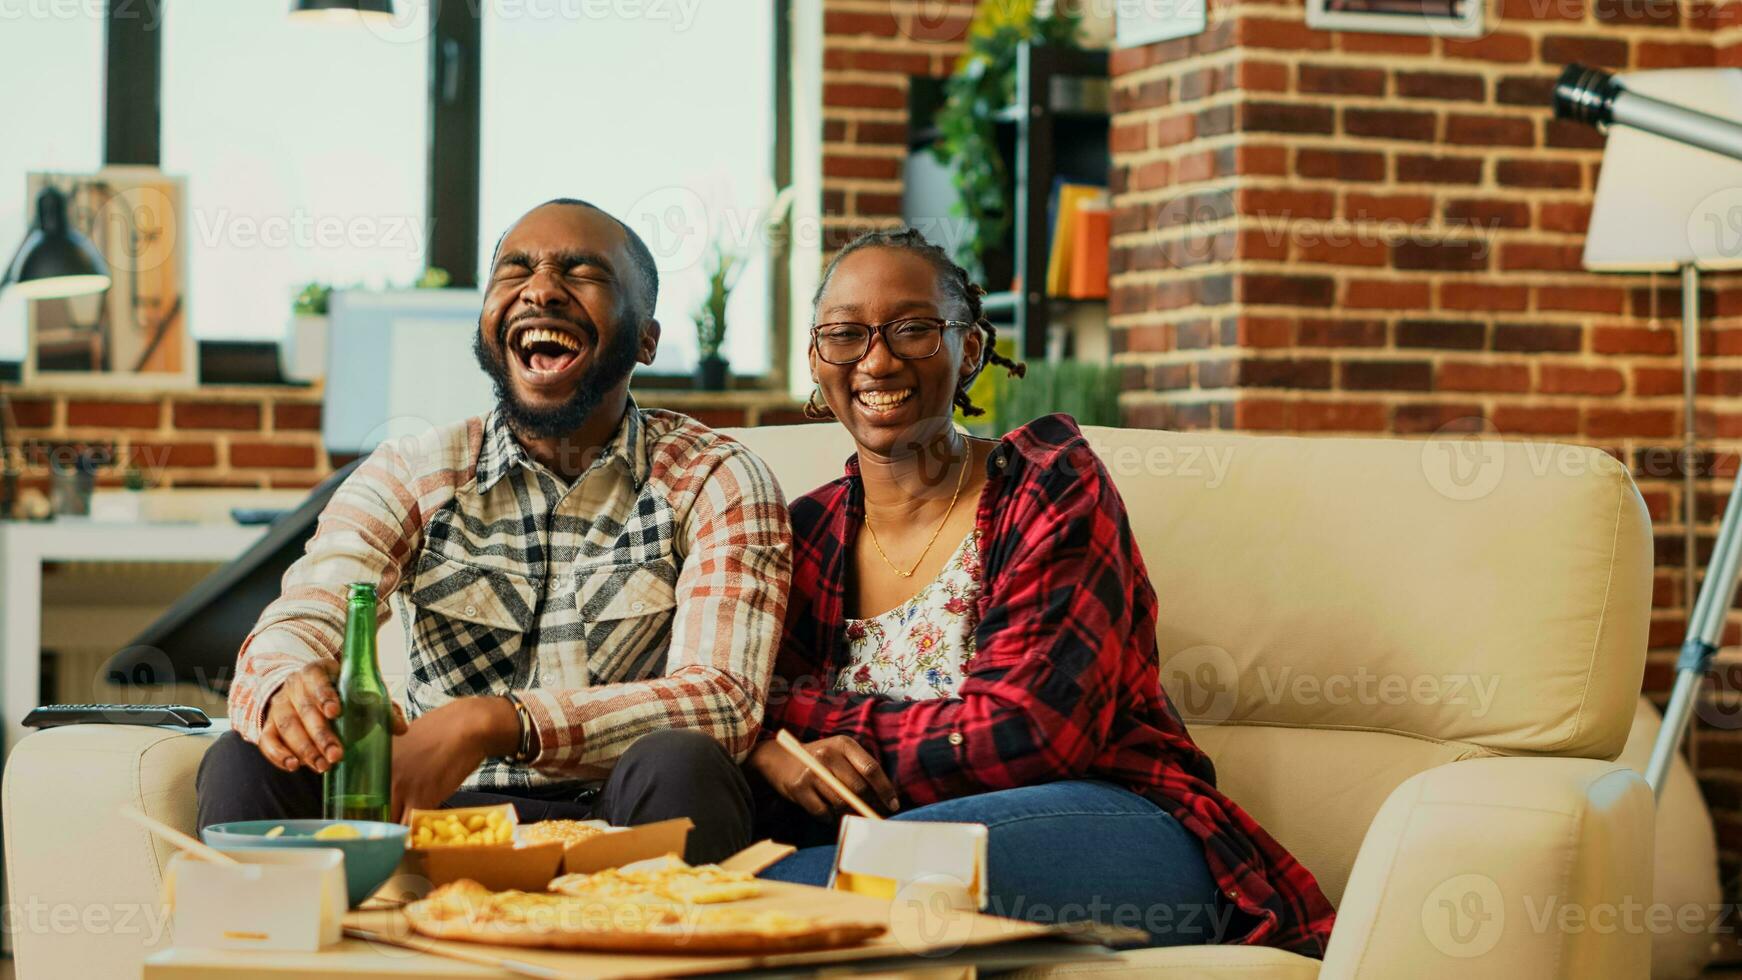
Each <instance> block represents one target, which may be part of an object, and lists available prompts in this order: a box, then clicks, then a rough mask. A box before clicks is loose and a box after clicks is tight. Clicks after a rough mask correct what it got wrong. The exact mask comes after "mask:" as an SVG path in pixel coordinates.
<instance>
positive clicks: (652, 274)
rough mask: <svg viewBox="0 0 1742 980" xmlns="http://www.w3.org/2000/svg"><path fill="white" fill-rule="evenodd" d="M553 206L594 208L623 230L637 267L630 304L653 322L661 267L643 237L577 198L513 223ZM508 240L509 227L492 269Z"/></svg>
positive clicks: (499, 243)
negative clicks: (634, 286)
mask: <svg viewBox="0 0 1742 980" xmlns="http://www.w3.org/2000/svg"><path fill="white" fill-rule="evenodd" d="M553 204H562V205H567V206H569V207H578V208H591V209H593V210H594V211H597V212H599V213H600V214H602V215H604V216H605V217H607V218H610V219H611V220H612V221H615V222H616V223H617V227H619V228H621V229H623V235H624V237H625V238H627V239H628V240H629V260H630V261H631V262H632V263H634V265H635V278H636V280H637V285H636V288H633V289H631V290H630V297H629V298H630V302H631V304H632V306H633V307H634V309H635V312H636V313H637V314H638V315H639V316H640V317H641V319H643V320H651V319H653V311H654V309H655V308H656V307H657V306H658V305H659V264H658V263H657V262H655V261H654V260H653V252H652V251H651V250H650V249H648V247H647V243H646V242H644V241H642V240H641V236H640V235H638V234H636V233H635V229H633V228H631V227H629V225H628V224H627V223H626V222H624V221H623V219H622V218H619V217H617V216H616V215H614V214H612V213H611V212H609V211H607V210H605V209H604V208H602V207H599V206H598V205H597V204H594V203H593V202H591V201H583V200H581V199H580V198H578V197H553V198H551V199H550V200H548V201H545V202H544V203H542V204H538V205H535V206H533V207H531V208H528V209H527V211H526V213H525V214H522V215H521V216H520V218H516V219H515V222H514V223H515V224H519V223H520V221H521V219H524V218H525V217H526V215H528V214H531V213H532V212H534V211H537V210H538V209H539V208H547V207H550V206H551V205H553ZM508 227H509V228H512V227H514V225H509V226H508ZM507 237H508V229H507V228H505V229H503V230H502V234H501V235H499V236H497V238H496V247H495V248H493V249H491V250H490V268H492V269H494V268H495V267H496V255H497V253H499V252H501V251H502V239H504V238H507Z"/></svg>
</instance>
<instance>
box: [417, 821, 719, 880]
mask: <svg viewBox="0 0 1742 980" xmlns="http://www.w3.org/2000/svg"><path fill="white" fill-rule="evenodd" d="M492 813H500V814H502V816H501V817H500V818H499V819H500V820H503V821H506V822H507V825H508V827H509V828H510V829H511V831H512V832H513V835H514V837H515V839H514V840H511V841H508V842H505V843H500V844H457V845H433V846H410V847H407V848H406V851H405V860H406V863H405V871H406V872H407V873H409V874H411V875H414V876H416V877H418V878H422V879H425V880H427V881H428V882H429V883H430V885H431V886H432V887H433V886H435V885H445V884H447V883H449V882H452V881H458V880H460V879H461V878H470V879H471V880H473V881H475V882H477V883H479V884H480V885H483V886H484V887H485V888H489V889H493V890H496V891H503V890H507V889H517V890H519V891H543V890H544V888H545V886H546V885H548V884H550V881H551V879H552V878H555V877H556V876H558V875H559V874H588V873H591V872H594V871H603V870H605V869H606V868H615V867H618V866H620V865H624V864H628V863H629V862H631V861H640V860H643V859H645V858H652V857H659V856H661V855H663V854H682V853H683V851H684V845H685V844H686V843H688V841H689V833H690V828H691V826H693V825H692V824H691V823H690V821H689V820H688V819H682V818H680V819H677V820H664V821H661V822H659V823H652V824H644V825H642V826H639V827H609V826H606V825H605V824H604V823H602V822H601V823H599V824H598V826H599V827H600V829H602V830H604V831H605V833H602V834H600V835H599V836H597V837H593V838H590V839H588V840H584V841H580V842H578V843H574V844H569V845H567V846H565V845H563V844H562V842H560V841H551V842H548V843H528V842H525V841H522V840H520V839H519V837H520V831H521V828H522V825H521V824H520V822H519V819H518V818H517V817H516V815H515V812H514V807H513V805H512V804H508V803H502V804H499V805H497V806H479V807H455V808H453V809H451V810H411V811H409V812H407V813H406V815H405V821H406V823H408V824H410V825H411V827H412V833H413V834H414V835H415V834H416V831H417V827H418V826H419V825H420V821H428V820H438V821H446V820H449V819H451V818H457V819H458V820H459V821H460V822H461V823H462V824H465V823H468V822H470V821H471V818H472V817H474V816H478V817H482V818H484V819H485V820H488V819H489V817H490V814H492Z"/></svg>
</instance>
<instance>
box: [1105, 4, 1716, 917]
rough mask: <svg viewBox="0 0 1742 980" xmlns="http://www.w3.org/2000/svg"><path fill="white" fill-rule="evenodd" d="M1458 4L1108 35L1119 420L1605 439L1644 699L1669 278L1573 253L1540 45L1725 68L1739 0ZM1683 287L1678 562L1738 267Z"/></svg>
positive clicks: (1582, 172)
mask: <svg viewBox="0 0 1742 980" xmlns="http://www.w3.org/2000/svg"><path fill="white" fill-rule="evenodd" d="M1496 10H1498V11H1499V19H1498V22H1494V20H1493V18H1494V16H1495V13H1496ZM1488 11H1489V14H1490V25H1489V28H1490V29H1489V32H1488V33H1487V35H1486V36H1484V37H1481V38H1478V39H1472V40H1448V39H1436V38H1428V37H1412V36H1400V35H1382V34H1360V33H1343V32H1336V33H1332V32H1324V31H1317V30H1309V29H1308V28H1307V27H1306V26H1305V23H1304V10H1303V5H1302V3H1301V2H1300V0H1279V2H1264V3H1258V2H1250V3H1220V4H1217V5H1214V6H1213V8H1212V15H1211V22H1210V25H1211V26H1210V29H1209V30H1208V31H1207V32H1206V33H1205V34H1203V35H1202V36H1200V37H1196V38H1190V39H1182V40H1177V41H1171V42H1166V43H1162V44H1156V45H1151V46H1148V47H1145V48H1140V49H1135V50H1129V51H1119V52H1116V53H1115V54H1114V57H1113V63H1112V64H1113V73H1114V76H1115V78H1114V106H1115V113H1116V114H1115V119H1114V128H1113V134H1112V140H1113V151H1114V170H1115V174H1114V177H1113V183H1114V190H1115V194H1116V197H1115V214H1114V235H1115V243H1114V250H1113V257H1112V275H1113V282H1112V298H1111V307H1110V309H1111V314H1112V321H1113V326H1114V337H1115V339H1114V345H1115V350H1116V352H1117V354H1116V360H1117V361H1118V363H1120V364H1122V365H1123V366H1124V370H1123V377H1124V387H1125V394H1124V395H1123V405H1124V412H1125V416H1126V420H1127V422H1128V423H1129V424H1133V425H1141V426H1155V427H1175V428H1223V429H1238V430H1247V431H1275V432H1315V433H1316V432H1336V433H1355V434H1364V435H1386V434H1397V435H1418V434H1423V433H1430V432H1434V431H1437V430H1441V429H1443V428H1452V429H1457V428H1465V427H1471V428H1473V427H1485V428H1487V429H1489V430H1497V431H1499V432H1500V433H1502V434H1504V435H1507V436H1516V437H1521V438H1532V439H1552V440H1558V441H1566V442H1576V443H1585V444H1590V445H1595V446H1599V447H1601V448H1603V449H1606V450H1608V451H1610V452H1612V453H1614V454H1615V455H1616V456H1617V457H1618V458H1620V459H1623V460H1625V461H1627V462H1629V463H1630V464H1631V465H1632V466H1633V469H1634V472H1635V476H1636V478H1637V479H1638V481H1639V484H1640V489H1641V490H1642V491H1643V493H1644V495H1645V499H1646V501H1647V504H1648V505H1649V507H1650V510H1651V513H1652V516H1653V519H1654V522H1655V524H1656V528H1657V532H1658V540H1657V564H1658V571H1657V576H1656V590H1655V597H1654V605H1655V610H1654V614H1653V627H1652V632H1651V645H1652V652H1651V655H1650V664H1649V667H1648V670H1647V676H1646V689H1647V692H1648V693H1651V694H1653V695H1656V696H1658V699H1659V702H1660V703H1661V701H1662V700H1663V695H1664V694H1666V692H1667V689H1668V687H1669V685H1670V683H1671V670H1672V665H1673V660H1674V653H1675V648H1676V647H1677V646H1678V645H1679V643H1680V640H1681V637H1682V634H1683V630H1684V623H1685V616H1686V604H1687V602H1688V600H1689V595H1688V590H1687V589H1686V583H1685V582H1684V575H1683V574H1682V561H1683V550H1684V549H1683V532H1684V526H1683V523H1682V521H1681V518H1680V514H1681V513H1682V510H1681V507H1682V500H1681V494H1682V490H1681V481H1680V472H1681V469H1680V461H1681V458H1682V454H1681V452H1680V441H1679V440H1680V432H1681V413H1680V397H1681V376H1680V363H1681V362H1680V354H1679V350H1680V348H1679V346H1678V334H1679V329H1678V324H1679V316H1680V305H1679V286H1678V282H1677V280H1676V278H1675V277H1674V276H1672V275H1665V276H1660V277H1657V278H1656V279H1655V281H1654V280H1653V279H1651V278H1648V277H1635V276H1626V277H1615V276H1597V275H1592V274H1587V273H1584V272H1582V271H1580V263H1579V259H1580V252H1581V249H1582V247H1583V236H1584V230H1585V227H1586V223H1587V221H1588V218H1589V209H1590V202H1591V197H1592V193H1593V190H1594V187H1595V180H1596V171H1597V166H1598V163H1599V161H1600V159H1601V156H1602V145H1603V139H1602V137H1601V136H1600V135H1599V134H1598V133H1596V132H1595V131H1593V130H1590V129H1587V128H1583V127H1579V126H1575V125H1572V124H1567V123H1561V122H1557V121H1555V120H1554V119H1552V118H1551V116H1552V113H1551V111H1550V109H1549V102H1548V98H1549V92H1550V89H1551V86H1552V83H1553V81H1554V79H1555V77H1556V75H1557V74H1558V73H1559V70H1560V68H1561V67H1562V66H1563V65H1564V64H1565V63H1567V62H1569V61H1582V62H1584V63H1586V64H1592V65H1597V66H1601V67H1605V68H1610V69H1616V70H1622V69H1650V68H1667V67H1680V66H1709V65H1714V64H1717V65H1742V4H1736V3H1731V4H1729V5H1728V6H1726V7H1722V8H1714V7H1712V6H1708V5H1702V4H1686V3H1684V4H1679V5H1678V4H1675V3H1671V2H1668V0H1590V2H1586V0H1499V2H1498V3H1490V4H1489V6H1488ZM1703 293H1704V295H1703V299H1702V305H1703V309H1704V311H1705V313H1706V317H1707V319H1706V327H1705V330H1704V331H1703V332H1702V340H1701V346H1702V350H1703V351H1704V352H1705V353H1706V354H1707V355H1708V358H1707V360H1706V361H1705V362H1704V363H1705V368H1704V370H1703V371H1702V373H1701V375H1700V378H1699V388H1700V391H1701V393H1702V394H1703V396H1704V400H1703V402H1702V405H1703V408H1704V410H1705V411H1704V412H1703V414H1702V417H1701V419H1700V431H1701V437H1702V438H1701V449H1702V452H1701V453H1700V454H1699V459H1698V464H1699V465H1700V467H1701V473H1702V475H1703V476H1704V477H1707V478H1706V479H1702V480H1701V483H1700V487H1701V489H1700V498H1699V503H1700V506H1701V512H1702V523H1701V524H1700V525H1699V527H1698V531H1699V533H1700V536H1701V539H1702V546H1701V549H1700V555H1699V559H1700V561H1701V563H1702V564H1703V563H1704V560H1705V557H1706V555H1707V553H1708V552H1709V548H1710V541H1711V535H1712V533H1713V531H1715V529H1716V520H1717V517H1718V515H1719V512H1720V511H1721V509H1722V505H1723V498H1724V495H1725V494H1727V493H1728V491H1729V483H1728V477H1727V474H1729V473H1733V472H1734V471H1735V465H1736V464H1735V451H1736V449H1737V448H1738V446H1739V445H1742V401H1739V400H1738V396H1742V359H1739V357H1738V355H1742V280H1739V279H1738V278H1737V277H1735V276H1729V277H1708V278H1707V279H1706V280H1705V282H1704V290H1703ZM1714 471H1715V472H1718V473H1722V474H1726V476H1725V477H1724V478H1723V479H1716V478H1711V476H1712V474H1713V473H1714ZM1731 633H1732V635H1731V637H1730V642H1732V643H1734V642H1736V641H1737V639H1738V631H1737V630H1736V629H1734V628H1732V630H1731ZM1739 680H1742V670H1737V671H1732V672H1730V673H1729V674H1728V675H1727V677H1726V683H1727V684H1728V685H1729V686H1730V687H1732V688H1734V687H1736V686H1737V682H1738V681H1739ZM1692 749H1693V751H1694V753H1695V757H1696V760H1697V764H1698V768H1699V773H1700V777H1701V782H1702V786H1703V788H1704V791H1705V794H1706V798H1707V800H1708V801H1709V802H1710V804H1711V805H1712V807H1713V810H1714V817H1715V820H1716V822H1717V827H1718V832H1719V836H1720V848H1721V850H1722V853H1723V862H1724V867H1723V879H1724V882H1725V884H1726V888H1727V890H1728V892H1729V894H1731V895H1732V897H1734V896H1736V895H1737V894H1738V893H1739V892H1742V885H1739V883H1738V873H1739V871H1742V730H1739V729H1738V728H1737V727H1736V726H1735V725H1733V724H1732V725H1728V726H1724V727H1716V728H1715V727H1712V726H1710V725H1705V724H1702V726H1701V728H1700V729H1699V730H1698V732H1697V734H1696V738H1695V742H1694V745H1693V746H1692Z"/></svg>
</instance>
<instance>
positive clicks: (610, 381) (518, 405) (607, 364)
mask: <svg viewBox="0 0 1742 980" xmlns="http://www.w3.org/2000/svg"><path fill="white" fill-rule="evenodd" d="M502 333H503V337H502V339H503V343H502V344H500V345H499V346H497V347H494V348H492V347H490V346H488V345H486V344H485V343H484V330H483V325H482V324H479V328H478V332H477V333H476V334H474V335H473V337H472V353H473V354H474V355H475V356H476V357H477V358H478V366H479V367H481V368H483V369H484V373H485V374H487V375H489V376H490V381H491V383H493V384H494V385H495V386H496V404H497V405H498V406H500V407H501V409H502V413H503V415H505V416H506V417H507V419H508V425H509V427H510V428H512V429H513V430H514V431H515V432H517V433H520V434H522V435H526V436H530V437H532V438H534V439H550V438H554V437H556V436H561V435H566V434H568V433H570V432H573V431H575V430H576V429H578V428H580V427H581V424H582V423H584V422H585V421H586V420H587V417H588V416H590V415H592V414H593V410H594V409H596V408H598V407H599V402H600V401H601V400H603V399H604V397H605V393H606V392H608V391H610V390H611V389H612V388H615V387H617V383H618V382H620V381H622V380H623V379H624V378H627V377H629V372H631V371H633V370H635V356H636V354H637V353H638V351H639V348H640V344H639V343H638V341H639V338H640V331H639V330H637V329H634V328H630V329H627V330H625V329H618V330H617V331H616V333H615V334H614V335H613V337H612V339H611V346H609V347H605V348H599V349H596V350H595V351H594V352H593V363H592V364H590V365H588V366H587V369H586V370H585V371H583V372H581V376H580V377H579V378H576V379H575V393H574V394H573V395H570V396H569V400H568V401H566V402H564V403H562V404H561V405H558V406H556V407H555V408H533V407H532V406H530V405H527V404H525V403H523V402H522V401H521V400H520V399H519V398H518V397H516V396H515V394H514V386H513V382H512V380H511V378H510V374H509V368H508V358H510V357H513V356H514V355H513V354H511V353H509V351H508V346H507V330H506V329H504V330H503V331H502ZM595 335H596V331H595Z"/></svg>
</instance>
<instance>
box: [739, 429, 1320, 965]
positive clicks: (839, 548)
mask: <svg viewBox="0 0 1742 980" xmlns="http://www.w3.org/2000/svg"><path fill="white" fill-rule="evenodd" d="M987 467H988V470H987V473H988V481H989V482H988V483H987V484H986V489H985V490H984V492H983V493H982V494H981V496H980V506H979V511H978V517H977V519H976V522H975V527H977V528H978V529H979V531H980V535H981V555H982V558H983V564H982V572H981V591H980V598H979V605H978V612H979V626H978V627H977V628H976V630H975V642H976V644H977V650H976V652H975V654H974V658H973V660H972V661H970V662H969V664H968V668H967V676H966V677H965V678H964V679H963V681H962V686H961V688H960V690H959V691H958V692H957V696H956V697H951V698H931V699H928V700H920V701H898V700H893V699H890V698H887V697H881V696H877V695H865V694H854V693H850V692H847V691H839V690H835V689H833V688H832V686H831V683H830V681H831V678H833V677H835V676H836V675H837V673H838V672H839V671H840V669H841V666H842V664H843V663H844V662H845V658H846V654H847V646H846V642H845V633H846V630H845V622H846V613H845V610H846V589H847V582H848V580H849V577H850V574H849V573H850V569H851V567H852V561H853V542H854V539H855V537H856V536H857V534H858V532H859V528H860V527H861V526H862V525H863V524H864V519H865V505H864V498H863V492H864V491H863V489H862V487H861V484H860V482H859V468H858V459H857V457H855V458H854V459H853V460H851V461H849V462H848V465H847V475H846V476H845V477H843V478H842V479H839V480H836V481H834V482H833V483H829V484H826V485H824V486H822V487H819V488H817V489H816V490H814V491H812V492H811V493H809V494H806V495H805V496H803V497H800V498H799V499H797V500H795V501H793V505H792V525H793V579H792V581H793V594H792V603H791V609H790V610H789V613H788V617H787V624H786V637H785V639H784V640H783V641H782V643H781V650H780V662H779V665H778V670H777V675H778V676H777V678H776V680H775V682H774V683H775V689H774V693H772V694H771V695H770V697H769V703H768V717H767V718H766V720H765V722H764V728H765V729H766V731H767V732H770V733H772V732H775V731H778V730H779V729H782V728H785V729H787V730H788V731H790V732H792V733H793V734H794V735H795V736H797V737H798V738H799V739H800V740H803V741H811V740H814V739H819V738H827V737H829V736H831V735H847V736H850V737H852V738H853V739H854V740H856V741H857V742H858V743H859V744H860V745H862V746H864V748H865V750H866V751H868V752H871V753H872V754H874V755H875V756H877V758H878V759H879V761H881V762H882V764H883V769H884V771H885V772H887V773H889V776H890V779H891V780H892V781H893V782H894V783H895V785H896V788H897V789H898V790H900V792H901V802H902V805H903V807H904V808H911V807H913V806H919V805H924V804H927V803H936V802H938V801H939V800H948V799H954V798H956V797H961V796H969V795H972V794H975V793H985V792H990V791H992V790H1001V789H1012V788H1015V787H1019V786H1031V785H1034V784H1036V783H1045V782H1051V781H1053V780H1059V779H1104V780H1107V781H1108V782H1112V783H1117V784H1119V785H1121V786H1124V787H1127V788H1129V789H1130V790H1132V791H1133V792H1136V793H1141V794H1143V795H1144V796H1147V797H1148V798H1149V799H1151V800H1153V801H1155V803H1156V805H1157V806H1159V807H1161V808H1162V809H1163V810H1166V811H1167V812H1168V813H1170V814H1172V815H1173V816H1174V818H1175V819H1177V820H1178V821H1179V822H1180V824H1181V825H1182V826H1184V827H1185V829H1186V830H1188V831H1190V832H1191V834H1192V835H1193V836H1195V837H1197V838H1198V839H1199V840H1200V841H1202V843H1203V846H1204V857H1205V858H1206V859H1207V860H1208V863H1209V867H1210V873H1211V874H1212V875H1214V876H1215V879H1216V882H1217V884H1218V886H1219V887H1220V888H1221V890H1222V892H1223V894H1224V895H1226V896H1228V898H1229V900H1230V901H1231V902H1232V904H1233V906H1234V907H1235V908H1237V909H1238V910H1239V911H1240V912H1241V913H1243V914H1242V915H1240V916H1238V917H1237V918H1236V919H1235V920H1234V921H1233V922H1232V923H1231V925H1232V927H1233V930H1234V931H1233V934H1232V935H1229V936H1225V937H1223V938H1224V939H1225V940H1227V941H1231V942H1244V943H1254V944H1260V945H1268V946H1280V947H1282V948H1283V949H1287V950H1291V951H1293V952H1296V953H1302V954H1305V955H1307V956H1315V957H1323V956H1324V953H1325V943H1326V941H1327V940H1328V939H1329V937H1330V933H1331V923H1332V920H1333V917H1334V913H1333V911H1332V909H1331V904H1330V902H1329V901H1328V900H1326V898H1325V896H1324V893H1323V892H1321V891H1320V890H1319V886H1318V883H1317V882H1316V881H1315V880H1314V879H1313V876H1312V873H1311V872H1309V871H1307V869H1306V868H1304V867H1302V866H1301V864H1300V863H1299V862H1298V861H1296V860H1295V859H1294V857H1293V856H1292V855H1291V854H1289V853H1288V851H1287V850H1286V849H1284V848H1283V846H1282V845H1281V844H1278V843H1277V842H1276V840H1275V839H1274V838H1272V837H1271V836H1270V835H1269V834H1268V833H1266V832H1265V831H1264V829H1263V828H1262V827H1260V826H1259V825H1258V822H1257V821H1256V820H1253V819H1252V817H1251V816H1250V815H1248V814H1247V813H1246V811H1244V810H1242V809H1240V807H1239V806H1237V805H1236V804H1235V803H1234V802H1233V801H1232V800H1229V799H1228V798H1227V797H1226V796H1223V795H1222V794H1221V793H1220V792H1219V791H1218V790H1217V789H1216V772H1215V767H1214V766H1213V765H1212V764H1211V762H1210V759H1209V757H1208V756H1206V755H1204V753H1203V752H1202V751H1201V750H1199V748H1198V747H1197V745H1196V744H1195V743H1193V742H1192V738H1191V736H1190V735H1189V734H1187V732H1186V727H1185V723H1184V722H1182V721H1181V720H1180V717H1179V715H1178V713H1176V712H1175V711H1174V708H1173V705H1172V704H1171V703H1169V701H1168V699H1167V695H1166V693H1164V692H1163V691H1162V689H1161V678H1160V661H1159V658H1158V657H1157V654H1156V643H1155V622H1156V598H1155V589H1154V588H1153V587H1151V585H1150V584H1149V573H1148V572H1147V571H1146V570H1145V569H1144V566H1143V557H1142V556H1141V555H1140V554H1138V551H1137V542H1136V541H1135V540H1133V538H1132V535H1131V526H1130V524H1129V522H1128V521H1127V520H1126V516H1125V504H1124V501H1123V500H1121V499H1120V497H1119V491H1118V490H1117V489H1115V488H1114V486H1113V481H1112V479H1111V477H1110V476H1109V475H1108V473H1107V471H1106V468H1105V467H1103V466H1102V465H1101V461H1100V459H1098V458H1097V457H1096V456H1095V453H1094V451H1093V450H1092V449H1091V448H1090V447H1089V444H1088V443H1087V442H1086V441H1085V440H1084V438H1083V434H1082V433H1081V432H1080V431H1079V430H1078V429H1077V426H1076V423H1075V422H1073V421H1071V419H1070V417H1069V416H1064V415H1054V416H1049V417H1047V418H1042V419H1036V420H1035V421H1033V422H1031V423H1029V424H1028V425H1026V426H1024V427H1023V428H1020V429H1018V430H1016V431H1015V432H1012V433H1011V434H1010V435H1008V436H1006V437H1005V438H1004V440H1003V442H1002V443H1001V444H1000V445H999V446H998V448H997V449H995V450H994V451H993V453H992V457H991V459H990V460H989V461H988V463H987ZM764 737H767V736H764Z"/></svg>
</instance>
